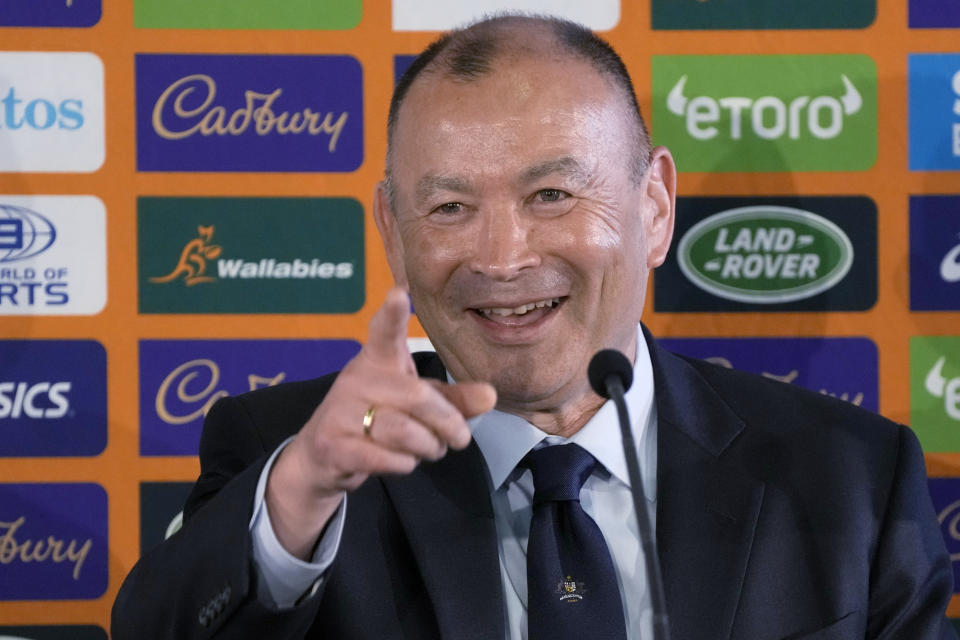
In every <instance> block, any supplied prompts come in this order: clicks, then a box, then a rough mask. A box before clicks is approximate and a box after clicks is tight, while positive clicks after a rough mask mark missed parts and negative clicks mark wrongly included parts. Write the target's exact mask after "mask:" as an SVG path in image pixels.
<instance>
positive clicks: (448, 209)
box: [433, 202, 463, 215]
mask: <svg viewBox="0 0 960 640" xmlns="http://www.w3.org/2000/svg"><path fill="white" fill-rule="evenodd" d="M461 211H463V203H462V202H444V203H443V204H442V205H440V206H439V207H436V208H435V209H434V210H433V213H444V214H448V215H449V214H453V213H460V212H461Z"/></svg>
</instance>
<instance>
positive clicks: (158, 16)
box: [133, 0, 363, 29]
mask: <svg viewBox="0 0 960 640" xmlns="http://www.w3.org/2000/svg"><path fill="white" fill-rule="evenodd" d="M362 9H363V6H362V0H323V1H322V2H317V0H281V1H280V2H270V1H268V0H201V1H200V2H198V1H197V0H134V3H133V24H134V26H135V27H138V28H145V29H352V28H354V27H355V26H357V24H359V22H360V17H361V15H362Z"/></svg>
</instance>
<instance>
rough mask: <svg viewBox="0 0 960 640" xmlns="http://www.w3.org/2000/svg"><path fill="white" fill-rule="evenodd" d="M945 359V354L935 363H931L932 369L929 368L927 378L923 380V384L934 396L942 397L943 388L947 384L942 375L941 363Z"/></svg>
mask: <svg viewBox="0 0 960 640" xmlns="http://www.w3.org/2000/svg"><path fill="white" fill-rule="evenodd" d="M946 360H947V358H946V356H941V357H940V359H939V360H937V363H936V364H935V365H933V369H930V373H928V374H927V379H926V380H924V382H923V386H924V387H926V389H927V391H929V392H930V395H932V396H934V397H935V398H942V397H943V390H944V388H945V387H946V386H947V379H946V378H944V377H943V363H944V362H946Z"/></svg>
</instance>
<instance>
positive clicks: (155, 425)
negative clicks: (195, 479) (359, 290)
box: [140, 340, 360, 456]
mask: <svg viewBox="0 0 960 640" xmlns="http://www.w3.org/2000/svg"><path fill="white" fill-rule="evenodd" d="M359 350H360V345H359V343H357V342H355V341H353V340H141V341H140V454H141V455H144V456H194V455H197V447H198V445H199V442H200V432H201V431H202V428H203V418H204V416H206V414H207V412H208V411H209V410H210V407H212V406H213V404H214V403H215V402H216V401H217V400H219V399H220V398H222V397H224V396H227V395H238V394H240V393H244V392H246V391H253V390H255V389H260V388H262V387H270V386H274V385H277V384H280V383H281V382H290V381H293V380H306V379H309V378H316V377H318V376H322V375H325V374H327V373H331V372H333V371H338V370H340V369H342V368H343V366H344V365H345V364H346V363H347V362H348V361H349V360H350V359H351V358H352V357H353V356H354V355H356V354H357V352H358V351H359Z"/></svg>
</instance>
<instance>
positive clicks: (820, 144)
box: [653, 55, 876, 171]
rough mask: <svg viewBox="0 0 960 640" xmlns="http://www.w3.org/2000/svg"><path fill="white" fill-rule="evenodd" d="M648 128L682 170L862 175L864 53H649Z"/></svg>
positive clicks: (867, 74)
mask: <svg viewBox="0 0 960 640" xmlns="http://www.w3.org/2000/svg"><path fill="white" fill-rule="evenodd" d="M653 87H654V109H653V128H654V130H655V131H657V134H658V138H660V140H661V141H662V142H663V143H664V144H667V145H669V146H670V147H671V149H672V150H673V152H674V155H675V156H676V157H677V162H678V165H679V167H680V168H681V170H684V171H790V170H803V171H809V170H814V171H816V170H824V171H834V170H837V171H839V170H863V169H867V168H869V167H870V166H871V165H872V164H873V162H874V161H875V159H876V68H875V66H874V64H873V61H872V60H870V58H867V57H865V56H852V55H847V56H825V55H824V56H821V55H814V56H654V58H653Z"/></svg>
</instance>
